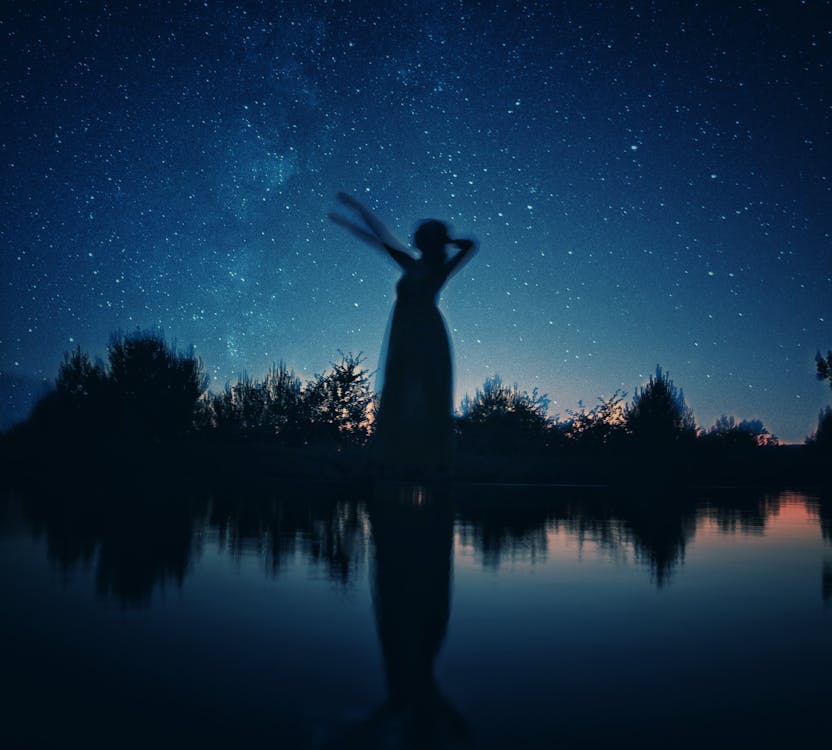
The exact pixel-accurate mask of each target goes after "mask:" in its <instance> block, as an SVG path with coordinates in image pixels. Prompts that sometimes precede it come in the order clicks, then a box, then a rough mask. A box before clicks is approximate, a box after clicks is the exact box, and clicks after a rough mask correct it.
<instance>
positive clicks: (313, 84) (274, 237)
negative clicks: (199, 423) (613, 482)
mask: <svg viewBox="0 0 832 750" xmlns="http://www.w3.org/2000/svg"><path fill="white" fill-rule="evenodd" d="M498 5H501V7H494V6H493V5H491V4H489V5H488V6H483V7H472V6H469V5H468V4H464V3H463V4H459V3H443V2H435V3H430V4H427V5H424V4H410V5H407V4H406V5H396V7H395V8H394V9H389V10H380V9H379V7H380V6H377V4H375V3H361V2H359V3H352V4H349V5H338V6H336V7H333V8H326V9H325V10H318V11H316V10H310V9H309V6H308V5H307V4H305V3H281V4H277V5H275V6H272V5H267V6H265V7H252V8H249V9H247V10H244V9H242V8H239V7H236V6H227V5H224V4H221V3H220V4H210V5H208V6H207V7H206V6H203V5H193V6H189V7H187V8H185V9H183V10H176V9H173V8H171V9H168V11H166V13H165V14H164V19H162V18H161V17H160V16H159V15H158V14H157V13H156V12H155V11H151V10H145V9H140V8H138V7H131V8H130V9H125V10H122V9H110V10H103V11H97V10H94V9H87V8H84V9H81V8H76V9H74V11H72V12H70V13H69V14H68V13H67V11H65V10H52V9H43V8H39V7H36V6H27V5H25V4H19V5H18V6H17V7H16V8H15V10H14V11H10V12H9V13H8V14H7V18H6V23H5V25H4V26H5V28H6V31H7V39H6V42H7V43H6V45H5V47H4V50H3V53H2V55H3V63H4V71H5V72H4V78H3V81H2V87H3V88H2V91H3V99H4V102H6V112H7V116H6V117H5V118H4V122H3V124H2V126H0V127H1V128H2V130H1V131H0V133H2V139H0V144H2V145H1V146H0V147H1V148H2V154H3V159H4V169H3V171H2V177H0V179H2V183H1V184H0V187H2V194H3V196H4V201H5V210H4V212H3V221H2V226H1V227H0V233H1V234H2V238H3V247H4V249H3V252H2V258H1V259H0V272H2V277H3V279H4V280H5V283H6V285H7V287H6V293H5V294H4V295H2V301H0V305H1V306H2V307H0V311H1V312H2V321H3V323H2V329H0V372H2V373H5V374H6V375H10V376H25V377H34V378H41V377H52V376H53V375H54V373H55V371H56V369H57V364H58V362H59V361H60V358H61V355H62V353H63V351H64V350H65V349H67V348H70V347H71V346H73V345H75V344H79V345H81V346H82V347H83V348H85V349H87V350H89V351H91V352H94V353H102V351H103V347H104V344H105V343H106V341H107V339H108V336H109V334H110V332H111V331H112V330H114V329H117V328H121V329H126V330H130V329H133V328H135V327H136V326H142V327H148V326H153V325H161V326H162V327H164V329H165V331H166V332H167V334H168V336H169V337H170V338H175V339H176V340H177V342H178V343H179V344H180V345H182V346H187V345H190V344H193V345H195V346H196V348H197V351H198V353H199V354H201V355H202V357H203V358H204V360H205V362H206V364H207V366H208V368H209V370H210V371H211V373H212V376H213V378H214V384H215V385H217V386H221V385H222V384H223V383H224V382H225V381H226V380H228V379H229V378H233V377H235V376H236V374H238V373H240V372H241V371H243V370H246V371H248V372H249V373H250V374H252V375H259V374H262V373H263V372H264V371H265V370H266V369H267V368H268V366H269V365H271V363H272V362H273V361H275V360H280V359H284V360H286V361H287V363H288V364H289V365H290V366H292V367H294V368H296V369H297V370H298V371H300V372H301V373H303V374H306V375H310V374H311V373H312V372H314V371H318V370H321V369H322V368H324V367H326V366H327V364H328V363H329V362H330V361H331V360H333V359H335V358H337V357H338V351H339V350H344V351H350V350H352V351H354V352H358V351H362V352H364V353H365V354H366V355H367V358H368V363H372V364H373V366H375V362H376V361H377V358H378V354H379V351H380V346H381V339H382V337H383V333H384V328H385V324H386V321H387V317H388V315H389V309H390V306H391V302H392V294H393V285H394V283H395V278H396V272H395V269H394V268H393V267H391V266H390V265H389V264H386V262H385V261H384V259H381V258H378V257H376V256H375V255H374V254H373V253H372V251H370V250H369V249H368V248H365V247H363V246H360V245H359V244H358V243H357V242H356V241H354V240H353V239H351V238H349V237H348V236H345V234H344V233H343V232H342V231H341V230H340V229H338V228H337V227H333V226H330V225H328V224H327V223H326V221H325V219H324V217H325V214H326V211H327V210H328V209H329V208H331V207H332V196H333V195H334V193H335V191H336V190H338V189H346V190H349V191H353V192H355V193H357V194H359V195H360V196H362V197H363V198H364V199H366V200H367V201H368V202H369V203H370V204H371V205H372V206H373V207H374V208H376V209H377V210H378V212H379V213H380V215H381V216H382V217H384V218H385V219H386V220H388V221H389V222H390V224H391V227H392V228H393V229H394V230H395V231H396V232H397V233H399V234H400V235H402V236H407V235H408V234H409V233H410V232H411V231H412V229H413V227H414V225H415V223H416V222H417V221H418V220H419V219H421V218H425V217H432V216H436V217H438V218H442V219H446V220H448V221H450V222H451V223H452V225H453V227H454V229H455V231H457V232H458V233H460V234H469V233H470V234H473V235H476V236H477V237H478V239H479V240H480V241H481V250H480V253H479V255H478V257H476V258H475V259H474V260H473V261H472V263H471V264H470V265H469V266H468V267H467V268H466V269H465V270H464V271H463V272H461V273H460V275H459V277H458V278H456V279H455V280H454V281H452V282H451V284H450V285H449V286H448V288H447V290H446V291H445V294H444V297H443V303H442V305H443V310H444V312H445V315H446V318H447V320H448V323H449V327H450V328H451V329H452V333H453V338H454V346H455V353H456V358H457V396H458V397H461V395H462V394H463V393H464V392H465V391H471V390H473V389H474V388H475V387H476V386H477V385H478V384H480V383H481V382H482V380H483V379H484V378H485V377H486V376H488V375H490V374H493V373H494V372H499V373H501V374H502V375H503V378H504V379H505V380H507V381H509V382H514V381H517V382H518V383H519V384H520V386H521V387H523V388H529V389H531V388H532V387H540V388H541V389H542V390H543V391H545V392H548V394H549V395H550V397H552V399H553V400H554V402H555V409H556V410H557V411H559V412H561V413H563V411H564V410H565V409H566V408H570V407H574V406H575V405H576V404H577V401H578V400H579V399H583V400H584V401H585V402H586V403H587V404H589V405H591V404H592V403H593V402H594V400H595V398H596V397H597V396H599V395H609V394H611V393H612V392H613V391H615V390H616V389H619V388H621V389H624V390H626V391H628V392H629V393H632V391H633V389H634V387H635V386H636V385H638V384H640V383H641V382H642V381H643V380H644V378H645V377H646V376H647V375H648V374H649V373H650V372H651V371H652V370H653V368H654V367H655V365H656V363H660V364H662V366H663V367H664V368H665V369H666V370H668V371H669V372H670V374H671V376H672V377H673V378H674V380H675V381H676V382H677V384H679V385H680V386H682V387H683V388H684V391H685V395H686V397H687V400H688V401H689V403H690V404H691V406H692V407H693V408H694V411H695V412H696V415H697V418H698V420H699V422H700V423H703V424H706V425H707V424H710V423H712V422H713V421H714V419H715V418H716V417H717V416H718V415H719V414H720V413H722V412H728V413H734V414H736V415H737V416H739V417H744V418H751V417H759V418H762V419H763V420H764V422H765V423H766V424H767V426H769V428H770V429H772V431H773V432H775V433H776V434H778V435H780V436H781V437H783V438H786V439H790V440H802V438H803V437H804V436H805V435H806V434H807V432H808V431H809V430H810V429H811V428H812V427H813V424H814V421H815V418H816V414H817V410H818V409H819V408H820V406H821V405H822V404H823V403H825V402H826V401H827V400H828V391H827V390H825V388H824V387H823V385H822V384H820V383H817V382H815V380H814V378H813V369H814V365H813V356H814V353H815V351H816V350H817V349H826V348H829V347H830V346H832V332H830V328H829V320H828V311H827V307H828V300H829V299H830V298H831V295H830V292H832V289H830V282H831V281H832V266H830V262H831V261H830V258H832V253H830V252H829V250H830V247H829V231H830V227H829V218H828V217H829V216H830V215H832V212H830V210H829V209H830V201H829V191H830V187H829V179H830V175H829V173H828V167H829V164H830V158H829V157H830V153H829V143H830V138H829V136H830V133H829V118H830V114H829V108H828V106H827V103H826V98H827V97H826V89H827V88H828V86H827V79H828V76H827V75H826V74H825V68H824V65H825V64H826V62H827V61H828V59H829V52H830V50H829V43H830V42H829V35H828V34H827V33H826V31H827V30H828V29H827V28H826V27H827V26H828V23H825V21H826V19H827V18H828V16H824V15H822V14H821V13H820V12H819V11H818V10H817V9H818V7H820V6H819V5H818V4H816V3H806V4H801V5H798V6H795V7H794V8H790V9H788V10H781V9H780V8H781V7H782V4H778V3H758V4H757V5H756V6H755V7H754V8H753V9H751V8H743V7H738V8H736V9H733V8H729V9H726V8H725V7H723V6H724V4H722V3H705V4H704V5H703V6H701V7H699V8H698V9H697V10H696V12H695V13H690V14H687V13H683V12H679V11H677V10H675V9H674V8H675V6H672V5H671V4H667V7H666V8H662V7H657V6H656V5H655V4H654V5H651V6H648V5H641V4H638V3H631V4H623V5H621V4H610V5H609V7H606V6H605V5H604V4H598V5H592V6H590V5H588V4H575V5H574V6H567V7H566V8H565V9H563V8H556V9H553V8H552V6H551V4H549V3H527V4H525V5H524V6H523V7H522V8H521V9H518V8H517V7H516V4H514V3H505V4H498Z"/></svg>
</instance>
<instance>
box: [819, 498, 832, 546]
mask: <svg viewBox="0 0 832 750" xmlns="http://www.w3.org/2000/svg"><path fill="white" fill-rule="evenodd" d="M817 514H818V522H819V523H820V533H821V534H822V535H823V540H824V541H825V542H829V543H830V544H832V497H830V496H828V495H826V496H824V497H821V498H820V499H819V500H818V504H817Z"/></svg>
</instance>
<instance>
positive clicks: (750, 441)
mask: <svg viewBox="0 0 832 750" xmlns="http://www.w3.org/2000/svg"><path fill="white" fill-rule="evenodd" d="M702 438H703V439H704V440H706V441H708V442H714V443H718V444H721V445H724V446H732V447H757V446H769V445H778V444H779V441H778V440H777V438H776V437H775V436H774V435H772V434H771V433H770V432H769V431H768V430H767V429H766V427H765V425H764V424H763V422H762V420H759V419H743V420H742V421H740V422H737V420H736V419H734V417H732V416H726V415H725V414H723V415H722V416H721V417H719V419H717V420H716V422H714V424H713V425H712V426H711V427H709V428H708V429H707V430H706V431H705V432H704V433H703V434H702Z"/></svg>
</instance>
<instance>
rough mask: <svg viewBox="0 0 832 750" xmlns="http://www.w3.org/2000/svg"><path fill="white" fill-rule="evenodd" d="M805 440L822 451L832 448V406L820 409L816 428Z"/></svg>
mask: <svg viewBox="0 0 832 750" xmlns="http://www.w3.org/2000/svg"><path fill="white" fill-rule="evenodd" d="M806 442H807V443H808V444H809V445H813V446H815V447H816V448H820V449H823V450H824V451H828V450H830V449H832V406H827V407H825V408H824V409H821V410H820V413H819V414H818V426H817V429H816V430H815V431H814V433H813V434H812V435H811V436H810V437H809V438H807V439H806Z"/></svg>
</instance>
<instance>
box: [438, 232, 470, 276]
mask: <svg viewBox="0 0 832 750" xmlns="http://www.w3.org/2000/svg"><path fill="white" fill-rule="evenodd" d="M450 244H451V245H456V246H457V247H458V248H459V252H458V253H457V254H456V255H454V257H453V258H451V259H449V260H448V262H447V263H445V278H447V277H448V276H450V275H451V274H452V273H453V272H454V271H456V269H457V268H459V267H460V266H461V265H462V264H463V263H465V261H467V260H468V259H469V258H470V257H471V255H473V253H474V250H475V249H476V247H477V243H476V242H474V240H451V242H450Z"/></svg>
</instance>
